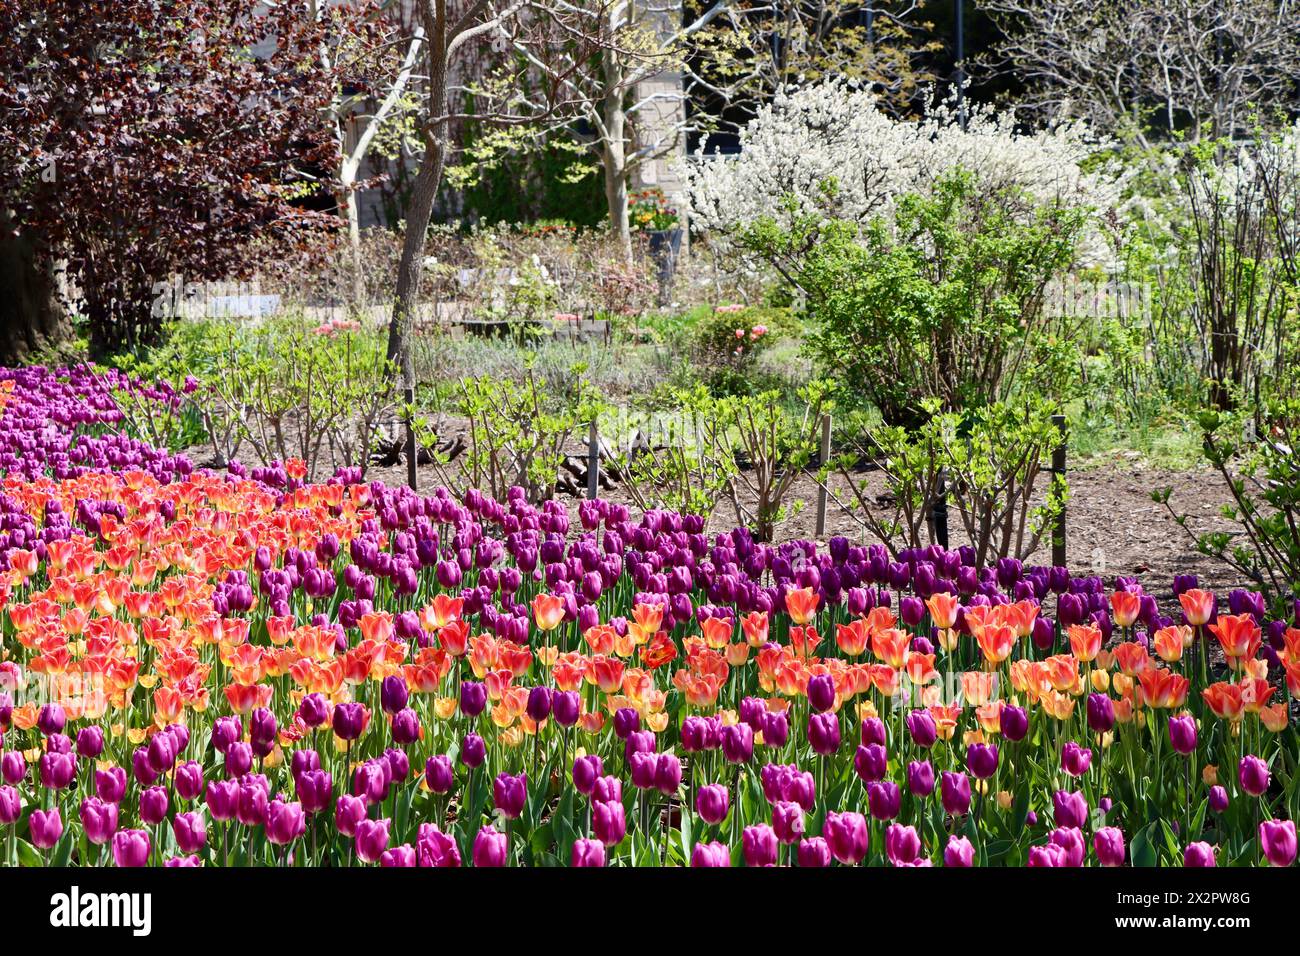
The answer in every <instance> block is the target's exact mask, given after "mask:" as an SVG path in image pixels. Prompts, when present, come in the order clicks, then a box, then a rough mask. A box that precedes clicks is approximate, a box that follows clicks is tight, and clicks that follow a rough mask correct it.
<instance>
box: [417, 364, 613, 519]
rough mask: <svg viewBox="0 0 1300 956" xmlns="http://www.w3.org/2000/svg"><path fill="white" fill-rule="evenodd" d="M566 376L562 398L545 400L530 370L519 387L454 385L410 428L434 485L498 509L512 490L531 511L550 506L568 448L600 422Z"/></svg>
mask: <svg viewBox="0 0 1300 956" xmlns="http://www.w3.org/2000/svg"><path fill="white" fill-rule="evenodd" d="M583 372H584V369H583V368H582V367H581V366H579V367H576V368H575V369H574V370H573V379H572V385H571V386H570V388H569V389H568V394H567V395H557V394H553V393H550V392H548V391H547V390H546V388H545V387H544V386H543V384H542V383H541V381H540V380H539V379H538V377H537V376H536V375H534V374H533V371H532V369H531V368H529V369H528V370H527V372H526V375H525V377H524V378H523V379H522V380H521V381H516V380H513V379H503V378H496V377H493V376H489V375H483V376H479V377H477V378H473V377H469V378H462V379H459V380H458V381H457V382H455V383H453V385H452V386H451V390H450V392H449V393H448V394H446V395H445V396H444V397H443V398H442V400H441V401H439V402H438V403H437V406H436V407H435V408H434V409H433V410H432V412H431V413H422V414H416V415H415V416H414V417H413V420H412V425H413V427H414V430H415V435H416V440H417V441H418V442H419V443H420V445H421V446H423V448H424V449H425V452H426V454H427V455H428V458H429V461H430V463H431V464H432V465H433V467H434V469H435V471H436V472H437V474H438V478H439V481H440V482H441V483H442V484H444V485H446V486H447V487H448V488H454V489H458V490H463V489H467V488H477V489H479V490H481V491H483V492H484V493H485V494H489V495H491V497H493V498H496V499H497V500H500V501H504V500H505V499H506V495H507V492H508V491H509V489H510V488H511V487H512V486H515V485H518V486H520V487H522V488H524V489H525V490H526V491H527V493H528V498H529V500H530V501H532V502H534V503H536V502H539V501H543V500H546V499H548V498H551V497H553V496H554V494H555V485H556V482H557V481H558V479H559V476H560V469H561V468H562V467H563V465H564V463H565V461H566V459H567V457H568V452H569V448H570V445H571V444H572V443H573V442H574V441H575V440H576V438H577V437H578V436H579V435H580V434H582V432H583V430H584V429H585V427H586V426H588V425H590V423H591V422H593V421H595V420H596V419H597V417H598V416H599V414H600V411H601V408H602V401H601V399H600V397H599V396H598V395H597V393H596V392H595V391H594V389H592V388H591V387H590V385H588V384H587V383H586V381H585V379H584V378H583Z"/></svg>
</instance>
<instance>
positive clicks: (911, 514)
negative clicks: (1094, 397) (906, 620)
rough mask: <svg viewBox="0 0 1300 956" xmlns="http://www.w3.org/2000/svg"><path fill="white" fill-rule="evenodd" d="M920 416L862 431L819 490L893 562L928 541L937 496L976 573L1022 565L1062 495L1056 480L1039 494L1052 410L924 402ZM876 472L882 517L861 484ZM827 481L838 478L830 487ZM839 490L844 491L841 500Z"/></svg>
mask: <svg viewBox="0 0 1300 956" xmlns="http://www.w3.org/2000/svg"><path fill="white" fill-rule="evenodd" d="M928 410H929V411H930V413H931V415H930V418H929V419H928V420H926V421H925V422H924V423H923V424H922V425H921V426H920V427H918V428H916V429H912V430H909V429H905V428H902V427H901V426H897V425H893V426H888V425H885V426H880V427H876V428H867V429H866V430H865V431H864V435H865V438H866V442H865V443H864V444H863V445H862V447H859V448H858V449H856V450H854V451H850V452H845V453H843V454H840V455H838V456H836V457H834V458H833V459H832V460H830V461H829V462H827V463H825V464H824V465H823V466H822V468H821V471H820V472H819V477H820V480H821V482H822V484H823V485H824V486H825V487H826V488H827V490H828V492H829V493H830V494H831V495H833V496H835V499H836V502H837V503H838V504H840V505H841V506H842V507H843V508H844V509H845V510H846V511H847V512H848V513H849V514H850V515H852V516H853V517H854V518H855V519H856V520H857V521H858V522H859V523H860V524H861V525H862V526H863V527H864V528H866V529H867V530H869V531H871V532H872V533H873V534H875V535H876V536H877V537H879V538H880V539H881V540H882V541H883V542H885V544H886V545H887V546H888V547H889V549H890V551H891V552H892V553H893V554H895V555H897V554H898V552H899V551H900V550H902V549H904V548H917V547H926V546H928V545H931V544H935V543H937V541H936V538H935V528H934V524H933V514H934V506H935V503H936V502H937V501H939V500H940V498H941V497H943V496H944V495H946V496H947V499H948V502H949V504H950V506H951V508H952V510H953V511H955V512H956V514H957V516H958V520H959V521H960V523H961V527H962V529H963V530H964V531H965V534H966V537H967V539H968V540H969V542H970V544H971V546H972V547H974V549H975V554H976V562H977V564H978V565H979V566H983V565H984V564H985V563H986V562H989V561H992V560H995V559H997V558H1006V557H1013V558H1021V559H1023V558H1025V557H1028V556H1029V555H1030V554H1031V553H1033V551H1034V550H1035V549H1036V548H1037V547H1038V545H1039V543H1040V542H1041V541H1042V540H1043V537H1044V535H1050V533H1051V530H1052V529H1053V528H1054V527H1055V524H1056V521H1057V520H1058V518H1059V517H1060V515H1061V513H1062V510H1063V508H1064V507H1065V501H1066V498H1067V496H1068V489H1067V486H1066V483H1065V480H1064V476H1062V475H1050V480H1048V481H1047V482H1046V488H1044V487H1043V479H1044V477H1047V476H1046V475H1045V472H1046V471H1047V469H1048V467H1049V466H1050V462H1051V455H1052V451H1053V449H1055V448H1056V447H1057V445H1058V444H1060V442H1061V441H1062V440H1063V436H1062V435H1061V433H1060V431H1059V430H1058V429H1057V427H1056V425H1055V424H1054V423H1053V422H1052V413H1053V410H1054V409H1053V406H1052V405H1050V404H1048V403H1046V402H1043V401H1041V400H1030V401H1025V402H1017V403H1014V404H1013V403H1006V402H995V403H994V404H991V405H986V406H983V407H981V408H978V409H975V410H973V411H970V412H968V413H966V414H964V415H963V414H958V413H956V412H944V411H941V410H940V409H939V406H938V403H937V402H935V401H931V402H930V403H929V405H928ZM863 465H866V466H868V467H867V469H866V470H864V469H863ZM877 471H878V472H879V473H880V474H882V475H883V476H884V481H885V491H886V492H887V494H886V497H885V500H886V501H887V502H888V505H887V507H886V508H885V509H884V510H883V512H882V511H881V510H880V505H879V503H878V500H877V499H876V497H875V494H874V491H873V489H871V488H870V487H869V486H868V478H867V476H869V475H871V474H872V473H874V472H877ZM832 475H836V476H838V477H839V478H840V479H841V481H840V483H837V486H833V485H832V483H831V482H830V481H829V479H830V476H832ZM838 485H842V486H843V487H844V488H847V489H848V497H847V500H845V498H844V497H843V496H842V493H840V492H837V487H838Z"/></svg>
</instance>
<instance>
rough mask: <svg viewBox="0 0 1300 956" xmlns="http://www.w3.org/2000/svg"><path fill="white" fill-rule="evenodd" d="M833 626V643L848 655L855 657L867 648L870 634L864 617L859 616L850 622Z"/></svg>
mask: <svg viewBox="0 0 1300 956" xmlns="http://www.w3.org/2000/svg"><path fill="white" fill-rule="evenodd" d="M835 628H836V633H835V643H836V645H837V646H838V647H839V649H840V650H841V651H843V652H844V653H845V654H847V655H848V656H849V657H857V656H858V655H859V654H861V653H862V652H863V651H865V650H866V649H867V641H868V639H869V638H870V636H871V635H870V632H869V631H868V630H867V622H866V620H865V619H863V618H859V619H858V620H856V621H853V622H852V623H851V624H837V625H836V626H835Z"/></svg>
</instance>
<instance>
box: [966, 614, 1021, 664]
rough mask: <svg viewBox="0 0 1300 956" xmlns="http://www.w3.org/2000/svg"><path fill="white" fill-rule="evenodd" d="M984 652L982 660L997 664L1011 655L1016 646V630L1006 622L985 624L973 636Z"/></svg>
mask: <svg viewBox="0 0 1300 956" xmlns="http://www.w3.org/2000/svg"><path fill="white" fill-rule="evenodd" d="M975 640H976V642H977V643H978V644H979V646H980V650H981V651H983V652H984V660H985V661H987V662H988V663H989V664H991V665H993V666H997V665H998V664H1001V663H1002V662H1003V661H1005V660H1006V659H1007V658H1008V657H1010V656H1011V651H1012V650H1014V649H1015V646H1016V632H1015V630H1014V629H1013V628H1011V627H1010V626H1009V625H1006V624H986V625H984V627H982V628H980V632H979V635H978V636H977V637H976V638H975Z"/></svg>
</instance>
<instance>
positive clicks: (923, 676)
mask: <svg viewBox="0 0 1300 956" xmlns="http://www.w3.org/2000/svg"><path fill="white" fill-rule="evenodd" d="M906 670H907V676H908V678H909V679H910V680H911V681H912V683H913V684H915V685H916V686H917V687H921V686H923V685H925V684H928V683H930V681H932V680H934V679H935V678H936V677H938V676H939V672H938V671H936V670H935V669H934V655H933V654H909V655H908V657H907V666H906Z"/></svg>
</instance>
